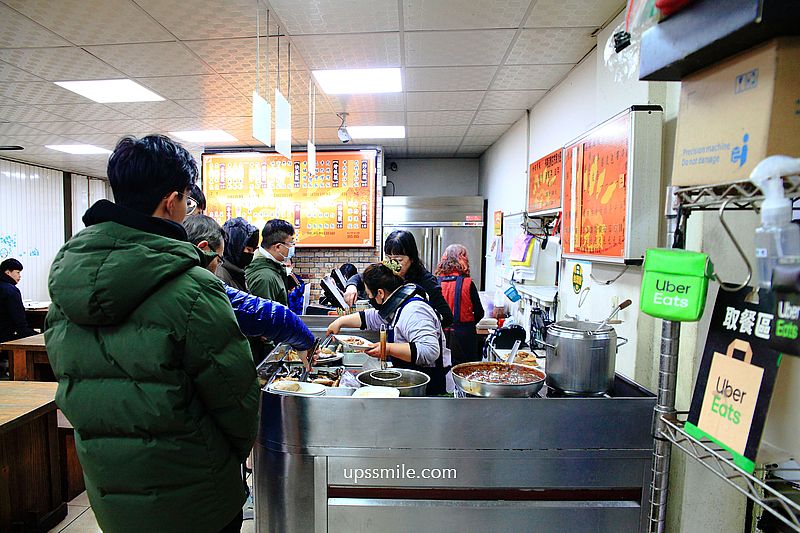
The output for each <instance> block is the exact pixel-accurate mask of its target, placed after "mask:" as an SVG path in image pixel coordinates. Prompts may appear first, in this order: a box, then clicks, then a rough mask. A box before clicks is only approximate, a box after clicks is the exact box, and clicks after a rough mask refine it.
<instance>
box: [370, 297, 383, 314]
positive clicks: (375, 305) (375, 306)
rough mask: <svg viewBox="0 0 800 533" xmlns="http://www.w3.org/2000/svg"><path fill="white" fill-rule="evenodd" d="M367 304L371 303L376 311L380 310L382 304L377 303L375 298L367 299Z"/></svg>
mask: <svg viewBox="0 0 800 533" xmlns="http://www.w3.org/2000/svg"><path fill="white" fill-rule="evenodd" d="M369 305H371V306H372V307H373V308H374V309H375V310H376V311H380V310H381V308H382V307H383V304H379V303H378V301H377V300H376V299H375V298H370V299H369Z"/></svg>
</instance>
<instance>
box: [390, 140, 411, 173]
mask: <svg viewBox="0 0 800 533" xmlns="http://www.w3.org/2000/svg"><path fill="white" fill-rule="evenodd" d="M407 153H408V150H407V149H406V148H405V147H404V146H387V147H386V149H385V150H384V155H385V156H386V157H394V158H400V157H406V154H407ZM390 177H391V176H390Z"/></svg>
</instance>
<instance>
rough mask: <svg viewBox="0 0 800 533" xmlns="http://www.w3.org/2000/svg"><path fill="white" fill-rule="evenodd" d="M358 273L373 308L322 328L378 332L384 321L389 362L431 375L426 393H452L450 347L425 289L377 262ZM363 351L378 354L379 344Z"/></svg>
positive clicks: (335, 330) (335, 332) (331, 332)
mask: <svg viewBox="0 0 800 533" xmlns="http://www.w3.org/2000/svg"><path fill="white" fill-rule="evenodd" d="M361 278H362V280H363V282H364V285H365V286H366V291H367V296H369V299H370V304H372V307H373V308H372V309H367V310H365V311H359V312H358V313H353V314H350V315H346V316H342V317H339V318H337V319H336V320H334V321H333V322H331V324H330V326H328V333H329V334H337V333H339V331H340V330H341V328H361V329H368V330H371V331H378V330H380V328H381V325H385V326H388V328H387V329H388V334H387V340H388V342H387V344H386V354H385V355H386V356H387V357H388V358H389V359H390V360H391V361H392V364H393V365H394V366H395V367H397V368H409V369H412V370H418V371H420V372H423V373H425V374H427V375H428V376H429V377H430V378H431V380H430V382H429V383H428V387H427V389H426V393H427V394H428V396H436V395H439V394H445V393H447V392H452V391H453V389H454V383H453V376H452V373H451V372H450V367H451V361H450V350H449V349H448V348H447V346H446V344H445V339H444V332H443V331H442V324H441V322H440V321H439V317H438V315H437V313H436V312H435V311H434V309H433V307H431V304H430V303H429V302H428V300H427V299H426V294H425V291H423V290H422V289H420V288H419V287H418V286H417V285H415V284H413V283H406V282H405V280H403V278H402V277H400V275H399V274H397V273H395V272H394V270H392V268H390V267H389V266H387V265H384V264H382V263H378V264H374V265H370V266H368V267H367V268H366V270H364V274H363V275H362V276H361ZM366 353H367V355H370V356H372V357H379V356H380V355H381V354H380V344H379V343H378V344H375V345H373V346H372V347H371V348H370V349H369V350H367V352H366Z"/></svg>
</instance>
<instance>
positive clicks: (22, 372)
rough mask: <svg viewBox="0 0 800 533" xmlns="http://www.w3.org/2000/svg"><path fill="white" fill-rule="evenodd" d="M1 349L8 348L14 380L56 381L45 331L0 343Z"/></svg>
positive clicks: (9, 364) (9, 366) (9, 365)
mask: <svg viewBox="0 0 800 533" xmlns="http://www.w3.org/2000/svg"><path fill="white" fill-rule="evenodd" d="M0 350H8V351H10V352H11V356H10V357H9V358H8V370H9V373H10V374H11V379H13V380H14V381H54V380H55V378H54V376H53V370H52V368H50V360H49V359H48V358H47V348H45V345H44V333H40V334H38V335H33V336H32V337H25V338H24V339H16V340H13V341H8V342H4V343H2V344H0Z"/></svg>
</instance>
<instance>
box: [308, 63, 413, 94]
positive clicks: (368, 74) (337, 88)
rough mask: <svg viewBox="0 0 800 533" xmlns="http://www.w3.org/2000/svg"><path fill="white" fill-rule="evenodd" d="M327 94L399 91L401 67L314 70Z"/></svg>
mask: <svg viewBox="0 0 800 533" xmlns="http://www.w3.org/2000/svg"><path fill="white" fill-rule="evenodd" d="M312 72H313V73H314V77H315V78H316V79H317V82H318V83H319V85H320V87H322V90H323V91H325V93H327V94H359V93H399V92H400V91H402V90H403V84H402V82H401V81H400V69H399V68H357V69H344V70H314V71H312Z"/></svg>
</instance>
